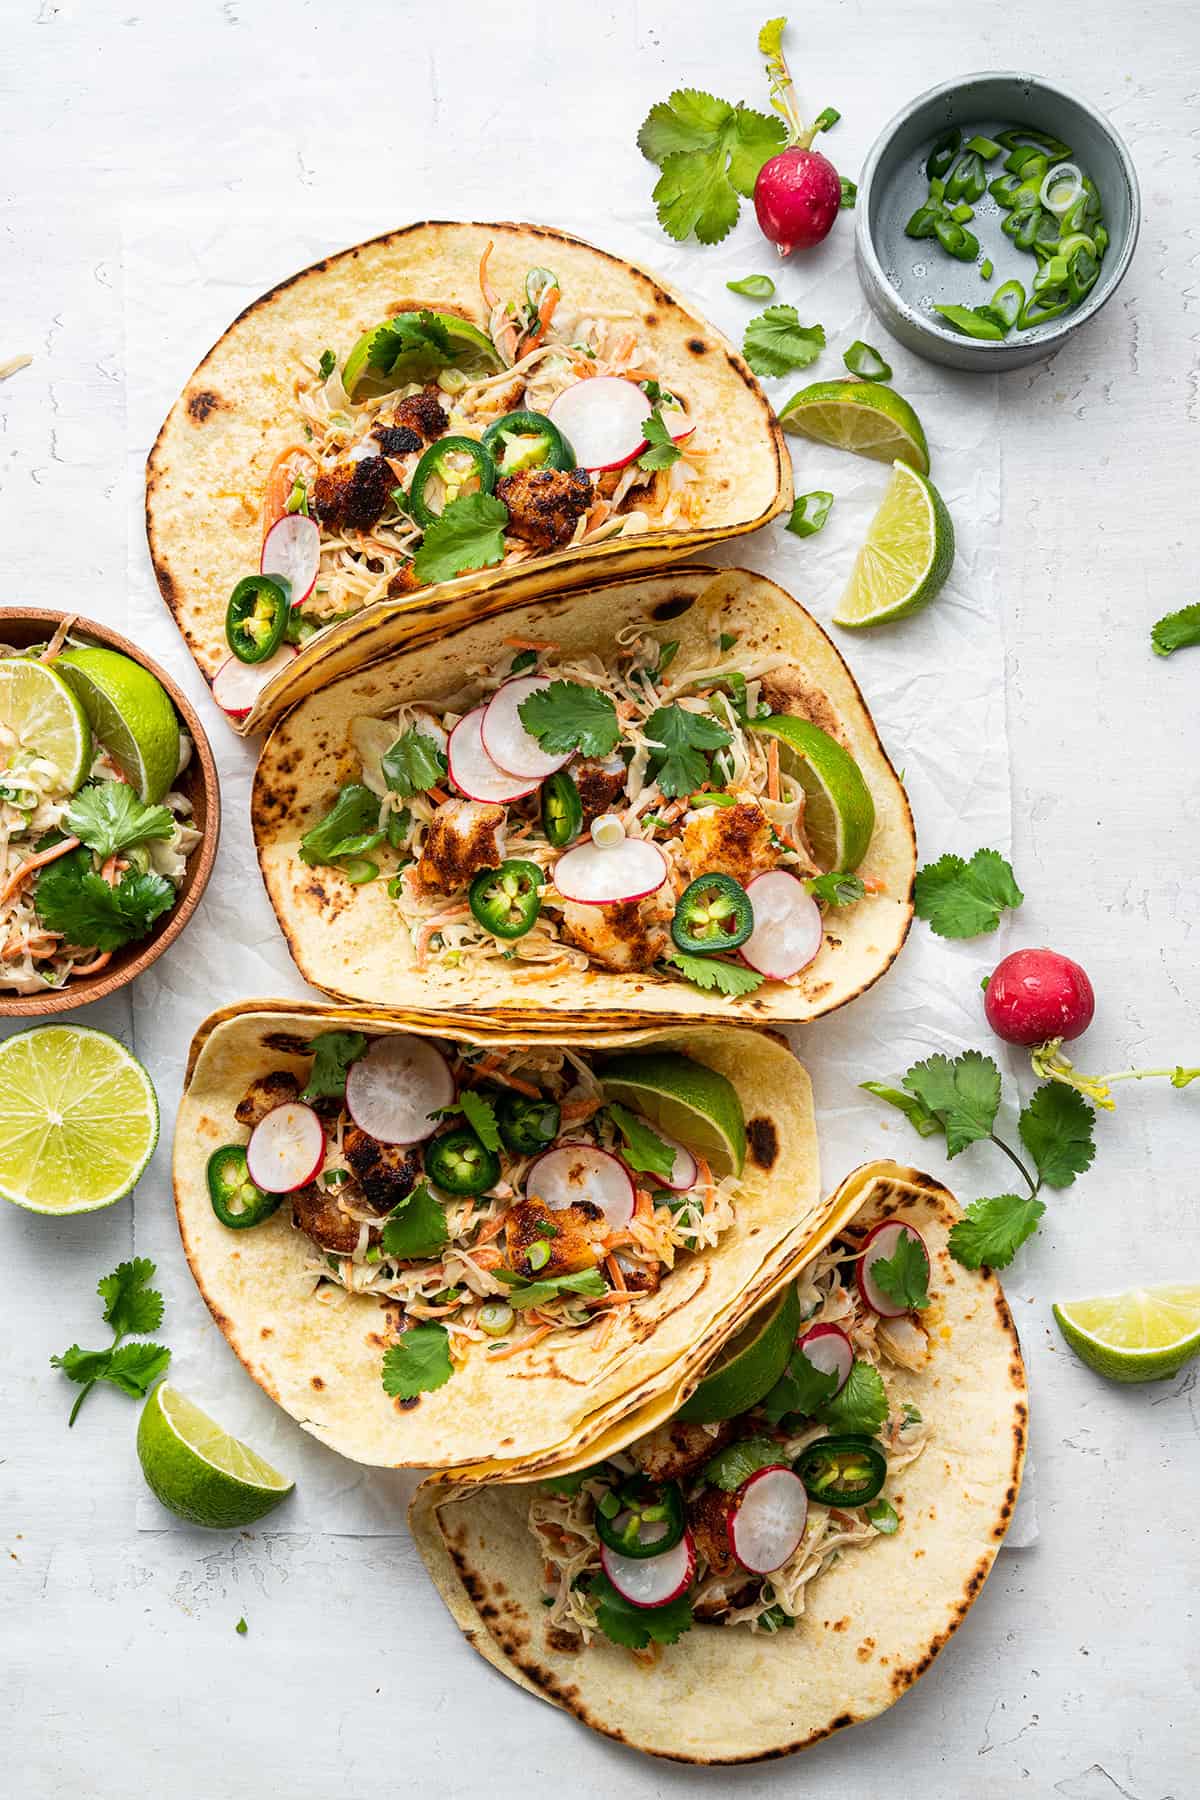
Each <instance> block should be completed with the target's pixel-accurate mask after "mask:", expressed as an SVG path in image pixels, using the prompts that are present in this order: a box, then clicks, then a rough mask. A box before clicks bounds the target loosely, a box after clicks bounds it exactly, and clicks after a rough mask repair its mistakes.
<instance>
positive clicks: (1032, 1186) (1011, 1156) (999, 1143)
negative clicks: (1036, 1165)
mask: <svg viewBox="0 0 1200 1800" xmlns="http://www.w3.org/2000/svg"><path fill="white" fill-rule="evenodd" d="M988 1137H989V1138H990V1139H991V1141H992V1143H993V1144H995V1146H996V1148H997V1150H1003V1152H1004V1154H1005V1156H1007V1158H1008V1160H1009V1162H1011V1163H1015V1165H1016V1167H1017V1168H1018V1169H1019V1170H1020V1171H1021V1176H1022V1179H1023V1180H1024V1182H1025V1183H1026V1185H1027V1187H1028V1188H1029V1198H1030V1199H1031V1200H1032V1199H1034V1198H1036V1196H1037V1191H1038V1189H1039V1188H1040V1187H1041V1185H1042V1184H1041V1181H1040V1180H1038V1181H1035V1180H1034V1179H1033V1176H1032V1175H1031V1174H1030V1173H1029V1170H1028V1169H1027V1168H1026V1167H1025V1164H1024V1163H1023V1162H1022V1161H1021V1159H1020V1157H1019V1156H1018V1155H1017V1153H1016V1151H1015V1150H1010V1149H1009V1147H1008V1145H1007V1144H1006V1143H1005V1142H1004V1139H1003V1138H998V1137H997V1136H996V1134H995V1132H994V1131H989V1132H988Z"/></svg>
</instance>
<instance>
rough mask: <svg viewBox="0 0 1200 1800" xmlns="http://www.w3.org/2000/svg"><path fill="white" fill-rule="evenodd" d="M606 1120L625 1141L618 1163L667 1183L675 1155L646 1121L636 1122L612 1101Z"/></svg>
mask: <svg viewBox="0 0 1200 1800" xmlns="http://www.w3.org/2000/svg"><path fill="white" fill-rule="evenodd" d="M608 1116H609V1118H610V1119H611V1120H612V1122H613V1124H614V1125H615V1126H616V1128H617V1130H618V1131H619V1132H620V1134H621V1136H622V1138H623V1139H624V1147H623V1148H622V1150H621V1160H622V1161H623V1162H625V1163H627V1164H628V1166H629V1167H630V1168H631V1169H635V1170H636V1171H637V1172H638V1174H639V1175H657V1176H658V1178H659V1180H660V1181H669V1180H670V1177H671V1171H672V1169H673V1168H674V1167H675V1152H674V1150H673V1149H672V1148H671V1146H670V1144H666V1143H664V1142H663V1140H662V1138H660V1137H659V1135H658V1133H657V1131H654V1130H652V1128H651V1127H650V1126H649V1125H647V1123H646V1121H645V1119H639V1117H638V1115H637V1114H636V1113H632V1112H630V1111H629V1108H628V1107H626V1106H619V1105H618V1104H617V1103H616V1102H615V1101H613V1102H612V1103H610V1105H609V1107H608Z"/></svg>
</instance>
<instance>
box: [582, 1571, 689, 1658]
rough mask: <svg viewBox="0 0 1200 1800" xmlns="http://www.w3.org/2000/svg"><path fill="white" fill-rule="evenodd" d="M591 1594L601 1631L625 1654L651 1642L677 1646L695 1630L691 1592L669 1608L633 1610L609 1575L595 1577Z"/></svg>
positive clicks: (645, 1607)
mask: <svg viewBox="0 0 1200 1800" xmlns="http://www.w3.org/2000/svg"><path fill="white" fill-rule="evenodd" d="M588 1591H589V1593H590V1595H591V1598H592V1601H593V1602H594V1604H595V1607H596V1623H597V1624H598V1625H599V1627H600V1629H601V1631H602V1632H603V1633H604V1635H605V1637H606V1638H609V1639H611V1641H612V1642H613V1643H614V1644H620V1645H621V1646H622V1647H623V1648H624V1649H626V1650H644V1649H645V1648H646V1647H647V1645H648V1644H649V1643H650V1642H651V1641H652V1640H653V1642H654V1643H656V1644H674V1643H676V1642H678V1640H679V1639H680V1638H681V1637H682V1636H683V1634H684V1632H685V1631H690V1630H691V1628H692V1601H691V1594H690V1591H689V1592H688V1593H686V1594H681V1595H680V1596H679V1598H678V1600H672V1601H671V1602H670V1604H669V1605H667V1606H634V1605H633V1603H632V1602H631V1601H629V1600H626V1598H625V1596H624V1595H623V1594H619V1593H618V1592H617V1590H616V1588H615V1587H614V1586H613V1584H612V1582H611V1581H610V1580H609V1579H608V1576H607V1575H596V1576H593V1578H592V1582H591V1586H590V1588H589V1590H588Z"/></svg>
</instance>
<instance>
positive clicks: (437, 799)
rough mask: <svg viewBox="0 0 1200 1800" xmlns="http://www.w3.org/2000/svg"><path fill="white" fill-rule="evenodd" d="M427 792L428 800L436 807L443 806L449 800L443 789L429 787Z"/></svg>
mask: <svg viewBox="0 0 1200 1800" xmlns="http://www.w3.org/2000/svg"><path fill="white" fill-rule="evenodd" d="M428 792H429V797H430V799H431V800H433V802H434V803H435V805H437V806H445V804H446V802H447V800H449V798H450V796H449V794H448V793H447V792H446V790H445V788H440V787H431V788H430V789H429V790H428Z"/></svg>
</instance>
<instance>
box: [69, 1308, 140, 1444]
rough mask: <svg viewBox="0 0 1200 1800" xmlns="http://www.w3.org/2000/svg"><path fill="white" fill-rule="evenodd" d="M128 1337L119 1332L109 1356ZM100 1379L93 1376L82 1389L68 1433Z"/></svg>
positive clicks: (97, 1376) (109, 1347) (72, 1413)
mask: <svg viewBox="0 0 1200 1800" xmlns="http://www.w3.org/2000/svg"><path fill="white" fill-rule="evenodd" d="M126 1335H127V1334H126V1333H125V1332H124V1331H118V1332H117V1334H116V1336H115V1337H114V1338H113V1341H112V1343H111V1344H110V1345H109V1346H108V1354H109V1356H110V1357H111V1356H112V1353H113V1351H114V1350H115V1349H116V1348H117V1345H118V1344H119V1343H120V1342H121V1340H122V1338H124V1337H125V1336H126ZM100 1379H101V1377H100V1376H99V1375H93V1376H92V1379H91V1380H90V1381H89V1382H88V1383H87V1384H86V1386H84V1387H83V1388H81V1389H80V1392H79V1398H78V1399H77V1400H76V1402H75V1404H74V1406H73V1407H72V1408H71V1414H70V1417H69V1418H68V1420H67V1430H68V1431H70V1429H71V1427H72V1425H73V1424H74V1423H75V1420H76V1419H77V1418H78V1416H79V1409H80V1407H81V1406H82V1405H83V1403H84V1401H85V1400H86V1399H87V1397H88V1395H89V1394H90V1393H91V1391H92V1389H93V1388H94V1387H95V1386H96V1384H97V1383H98V1382H99V1381H100Z"/></svg>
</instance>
